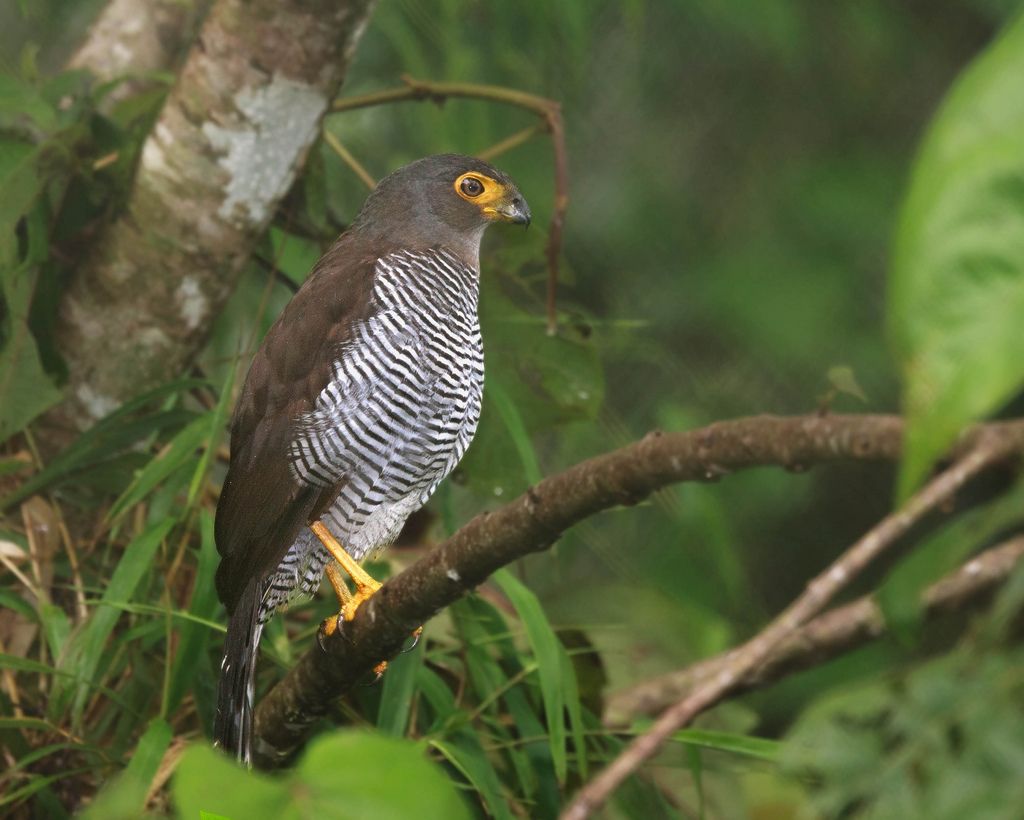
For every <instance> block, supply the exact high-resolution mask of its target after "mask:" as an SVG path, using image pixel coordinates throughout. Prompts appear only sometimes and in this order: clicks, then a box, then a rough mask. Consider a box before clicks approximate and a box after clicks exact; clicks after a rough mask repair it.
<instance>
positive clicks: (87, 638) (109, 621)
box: [50, 519, 175, 725]
mask: <svg viewBox="0 0 1024 820" xmlns="http://www.w3.org/2000/svg"><path fill="white" fill-rule="evenodd" d="M174 524H175V522H174V521H173V520H172V519H165V520H163V521H158V522H157V523H155V524H153V525H151V526H150V527H149V528H148V529H147V530H145V531H144V532H143V533H142V534H141V535H140V536H138V537H137V538H135V539H134V540H132V541H131V542H130V543H129V544H128V546H127V547H126V548H125V551H124V554H123V555H122V556H121V560H120V561H118V563H117V567H116V568H115V569H114V574H113V575H112V576H111V577H110V583H109V584H108V585H107V588H106V590H105V591H104V593H103V597H102V599H101V604H102V603H105V602H107V601H130V600H131V599H132V596H133V595H134V594H135V590H136V588H137V587H138V585H139V583H140V582H141V581H142V578H143V576H144V575H145V574H146V571H147V570H148V569H149V568H150V566H151V565H152V563H153V556H154V555H155V554H156V551H157V548H158V547H159V546H160V543H161V542H162V541H163V539H164V538H165V537H166V536H167V534H168V533H169V532H170V531H171V528H172V527H173V526H174ZM120 615H121V613H120V611H119V610H117V609H115V608H113V607H108V606H102V605H101V606H99V607H98V608H97V609H96V611H95V612H93V613H92V615H91V616H90V618H89V620H88V622H87V623H86V625H85V628H84V629H83V631H82V633H81V635H80V636H79V639H78V640H77V641H76V642H75V643H74V647H75V649H76V651H75V652H73V653H68V656H67V657H68V659H69V660H68V662H67V663H62V666H63V667H64V668H66V669H69V670H73V671H75V672H77V673H78V679H79V686H78V689H77V693H76V695H75V703H74V707H73V709H72V717H73V720H74V722H75V724H76V725H77V724H78V723H79V721H80V720H81V717H82V709H83V708H84V707H85V699H86V696H87V694H88V691H89V689H88V686H87V684H88V683H91V682H92V679H93V677H94V675H95V674H96V670H97V669H98V668H99V665H100V661H101V660H102V658H103V653H104V649H105V647H106V643H107V638H109V637H110V633H111V632H113V630H114V626H115V624H116V623H117V619H118V618H119V617H120ZM72 656H73V657H72ZM82 684H86V685H82ZM59 702H60V699H59V698H56V697H55V698H53V699H51V701H50V703H51V707H52V708H56V709H59V708H60V707H59Z"/></svg>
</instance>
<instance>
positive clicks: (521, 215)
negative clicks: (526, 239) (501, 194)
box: [494, 194, 530, 227]
mask: <svg viewBox="0 0 1024 820" xmlns="http://www.w3.org/2000/svg"><path fill="white" fill-rule="evenodd" d="M494 214H495V216H496V217H497V218H498V219H501V220H503V221H505V222H512V223H514V224H516V225H526V226H527V227H529V226H530V206H529V205H527V204H526V200H525V199H523V198H522V197H521V196H520V195H519V194H515V195H514V196H512V197H510V198H509V199H507V200H505V201H504V202H502V203H501V204H500V205H499V206H498V207H497V208H495V209H494Z"/></svg>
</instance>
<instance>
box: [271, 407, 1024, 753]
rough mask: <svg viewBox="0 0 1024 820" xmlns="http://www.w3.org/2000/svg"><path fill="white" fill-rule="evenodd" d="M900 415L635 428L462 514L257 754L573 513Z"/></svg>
mask: <svg viewBox="0 0 1024 820" xmlns="http://www.w3.org/2000/svg"><path fill="white" fill-rule="evenodd" d="M902 431H903V425H902V422H901V420H900V419H899V418H897V417H895V416H867V415H865V416H798V417H792V418H780V417H774V416H758V417H753V418H747V419H738V420H735V421H728V422H719V423H717V424H713V425H711V426H709V427H705V428H703V429H700V430H695V431H692V432H687V433H658V432H655V433H651V434H649V435H647V436H646V437H644V438H643V439H642V440H640V441H638V442H635V443H634V444H631V445H629V446H627V447H623V448H621V449H619V450H615V451H613V452H611V453H607V454H605V455H601V456H597V457H596V458H592V459H590V460H588V461H584V462H582V463H580V464H577V465H576V466H574V467H571V468H569V469H568V470H565V471H564V472H562V473H559V474H557V475H554V476H551V477H549V478H546V479H545V480H544V481H542V482H540V483H539V484H537V485H536V486H535V487H531V488H530V489H529V490H528V491H527V492H526V493H524V494H523V495H522V496H520V497H519V498H517V499H516V500H514V501H512V502H511V503H509V504H507V505H505V506H504V507H501V508H500V509H498V510H496V511H494V512H491V513H482V514H480V515H478V516H477V517H476V518H474V519H473V520H472V521H470V522H469V523H468V524H466V526H464V527H463V528H462V529H461V530H459V531H458V532H457V533H455V535H453V536H452V537H451V538H449V539H448V540H447V541H445V542H444V543H442V544H440V545H439V546H438V547H437V548H435V549H434V550H432V551H431V552H430V553H429V554H428V555H427V556H425V557H424V558H423V559H421V560H420V561H418V562H417V563H416V564H414V565H413V566H412V567H410V568H409V569H407V570H406V571H404V572H402V573H400V574H399V575H397V576H395V577H394V578H391V579H390V580H389V581H388V582H387V583H386V584H385V585H384V586H383V587H382V588H381V590H380V591H379V592H378V593H377V594H376V595H374V596H373V598H371V599H370V600H369V601H368V602H367V603H366V604H364V605H363V606H362V607H360V609H359V611H358V613H357V614H356V617H355V619H354V620H353V621H351V622H350V623H348V624H346V625H345V628H344V629H343V630H339V631H338V632H337V633H335V634H334V635H332V636H331V637H330V638H329V639H328V640H327V641H326V642H325V648H326V651H321V650H320V649H319V648H314V649H312V650H311V651H309V652H307V653H306V654H305V655H304V656H303V657H302V659H301V660H300V661H299V662H298V664H297V665H296V666H295V667H294V668H293V669H292V670H291V671H290V672H289V673H288V675H287V676H286V677H285V678H284V679H283V680H282V681H281V682H280V683H279V684H278V685H277V686H276V687H275V688H274V689H273V690H272V691H271V692H270V693H269V694H268V695H267V696H266V697H265V698H264V699H263V701H262V702H261V703H260V705H259V707H258V709H257V712H256V729H255V735H256V741H255V744H254V746H255V749H254V753H255V757H256V760H257V765H260V766H264V767H268V766H274V765H279V764H280V763H281V762H282V761H283V760H284V759H286V758H287V757H288V756H289V755H290V754H291V752H292V751H293V750H294V749H296V748H297V747H298V746H299V745H300V744H301V743H302V741H303V740H304V739H305V737H306V735H307V734H308V733H309V731H310V729H311V727H312V725H313V724H314V723H315V722H316V721H317V720H318V719H319V718H320V717H321V716H323V715H324V714H326V712H327V710H328V708H329V706H330V703H331V702H332V701H333V700H334V699H335V698H337V697H338V696H340V695H341V694H343V693H344V692H345V691H347V690H348V689H349V688H350V687H351V686H352V685H354V684H355V683H356V682H357V681H358V680H360V679H361V678H362V677H363V676H365V675H366V674H367V673H368V672H369V671H370V670H371V669H372V668H373V667H374V666H375V665H376V664H377V663H378V662H379V661H381V660H382V659H385V658H388V657H392V656H393V655H394V654H395V653H396V652H398V650H399V649H400V648H401V647H402V644H403V643H404V642H405V641H406V640H407V638H408V636H409V633H410V632H411V631H412V630H413V629H414V628H416V627H417V626H419V625H420V624H422V623H424V622H425V621H427V620H429V619H430V618H431V617H433V615H435V614H436V613H437V612H438V611H439V610H441V609H442V608H443V607H445V606H447V605H448V604H450V603H452V602H453V601H455V600H456V599H458V598H459V597H461V596H462V595H464V594H465V593H466V592H468V591H469V590H471V589H473V588H474V587H475V586H477V585H478V584H480V583H482V582H483V581H484V580H485V579H486V578H487V576H488V575H490V574H491V573H492V572H494V571H495V570H496V569H498V568H500V567H502V566H505V565H506V564H509V563H511V562H512V561H514V560H516V559H517V558H520V557H522V556H524V555H527V554H528V553H530V552H536V551H540V550H543V549H546V548H547V547H549V546H550V545H551V544H553V543H554V541H555V540H556V539H557V538H558V537H559V536H560V535H561V534H562V532H563V531H564V530H565V529H567V528H568V527H570V526H572V525H573V524H575V523H577V522H579V521H581V520H583V519H584V518H587V517H589V516H591V515H593V514H594V513H596V512H599V511H600V510H604V509H608V508H610V507H614V506H617V505H621V504H633V503H636V502H638V501H640V500H641V499H643V498H644V497H645V496H647V495H648V494H650V493H651V492H653V491H654V490H657V489H659V488H660V487H663V486H665V485H667V484H670V483H674V482H679V481H714V480H717V479H718V478H721V477H722V476H725V475H727V474H729V473H730V472H732V471H734V470H739V469H746V468H750V467H757V466H766V465H775V466H782V467H786V468H789V469H800V468H805V467H809V466H811V465H814V464H818V463H823V462H834V461H851V460H858V461H891V460H894V459H896V458H898V456H899V452H900V444H901V436H902ZM982 437H985V440H986V441H988V440H997V441H1000V442H1004V443H1005V446H1006V448H1007V451H1009V450H1019V449H1020V445H1021V443H1022V442H1024V423H1022V422H1014V423H1002V424H997V425H988V426H985V427H979V428H976V429H975V430H974V431H972V432H971V433H969V434H967V435H966V436H965V438H964V440H963V442H962V444H961V447H970V446H973V445H975V444H976V443H977V442H978V441H979V440H980V439H981V438H982Z"/></svg>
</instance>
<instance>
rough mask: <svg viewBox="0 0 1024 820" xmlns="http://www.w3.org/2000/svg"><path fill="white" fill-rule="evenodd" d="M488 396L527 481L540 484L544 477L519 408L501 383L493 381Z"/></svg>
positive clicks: (488, 389)
mask: <svg viewBox="0 0 1024 820" xmlns="http://www.w3.org/2000/svg"><path fill="white" fill-rule="evenodd" d="M487 394H488V399H489V401H491V402H492V403H493V405H494V407H495V408H496V409H497V411H498V415H499V416H501V420H502V422H503V423H504V424H505V429H506V430H507V431H508V435H509V438H511V439H512V443H513V444H514V445H515V447H516V452H517V453H518V454H519V460H520V461H521V462H522V465H523V472H524V473H525V475H526V480H527V481H529V482H530V483H531V484H539V483H540V481H541V479H542V478H543V477H544V476H543V475H541V472H540V464H539V463H538V462H537V454H536V453H535V452H534V449H533V442H532V441H530V434H529V433H528V432H526V425H525V424H524V423H523V417H522V416H521V415H520V413H519V408H517V407H516V405H515V403H514V402H513V401H512V400H511V399H510V398H509V395H508V393H507V392H505V388H504V387H502V385H501V382H499V381H496V380H492V381H491V382H490V384H488V385H487Z"/></svg>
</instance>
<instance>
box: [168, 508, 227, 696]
mask: <svg viewBox="0 0 1024 820" xmlns="http://www.w3.org/2000/svg"><path fill="white" fill-rule="evenodd" d="M199 532H200V543H199V559H198V562H197V564H196V580H195V586H194V587H193V588H192V600H191V602H190V603H189V607H188V614H189V615H191V616H192V617H193V618H195V619H196V620H191V619H190V620H186V621H185V622H184V623H182V624H181V626H180V627H178V636H179V639H178V650H177V652H176V653H175V655H174V661H173V666H172V669H171V675H170V679H169V682H168V685H167V691H166V693H165V697H164V704H163V714H164V715H165V716H167V715H170V714H171V713H172V712H173V711H174V710H175V709H177V708H178V704H179V703H181V699H182V698H183V697H184V696H185V693H186V692H187V691H188V689H189V687H190V686H191V684H192V678H193V676H194V675H195V670H196V669H197V668H198V661H199V657H200V656H201V655H202V654H203V652H205V651H206V643H207V641H208V640H209V637H210V629H209V627H208V626H207V625H206V624H205V623H203V622H204V621H207V622H208V621H210V620H211V619H212V618H213V616H214V613H216V611H217V591H216V590H215V589H214V585H213V578H214V574H215V572H216V569H217V561H218V556H217V547H216V545H215V544H214V540H213V515H212V514H211V513H210V511H209V510H206V509H203V510H201V511H200V514H199Z"/></svg>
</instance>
